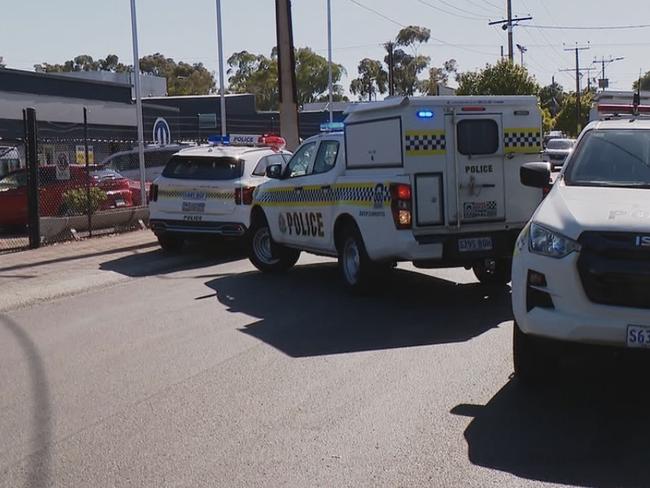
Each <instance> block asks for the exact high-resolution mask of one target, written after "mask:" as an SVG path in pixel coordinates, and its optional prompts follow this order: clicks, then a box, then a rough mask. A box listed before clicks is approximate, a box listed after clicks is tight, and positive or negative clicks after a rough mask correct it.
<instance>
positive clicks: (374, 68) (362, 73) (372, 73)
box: [350, 58, 388, 101]
mask: <svg viewBox="0 0 650 488" xmlns="http://www.w3.org/2000/svg"><path fill="white" fill-rule="evenodd" d="M358 71H359V78H356V79H354V80H352V82H351V83H350V91H351V92H352V93H353V94H354V95H359V100H362V99H365V98H366V97H367V98H368V101H372V97H373V95H374V97H375V99H376V98H377V93H381V94H384V93H386V90H387V84H388V73H386V70H384V68H383V66H382V65H381V61H377V60H376V59H369V58H364V59H362V60H361V62H360V63H359V67H358Z"/></svg>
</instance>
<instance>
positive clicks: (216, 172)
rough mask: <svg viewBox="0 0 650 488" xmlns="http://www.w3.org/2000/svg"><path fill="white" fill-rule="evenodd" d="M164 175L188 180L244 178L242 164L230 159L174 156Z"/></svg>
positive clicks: (237, 160) (239, 161)
mask: <svg viewBox="0 0 650 488" xmlns="http://www.w3.org/2000/svg"><path fill="white" fill-rule="evenodd" d="M162 175H163V176H164V177H165V178H179V179H186V180H235V179H237V178H240V177H241V176H242V162H241V160H239V159H236V158H228V157H219V158H213V157H205V156H204V157H200V156H174V157H172V158H171V159H170V160H169V162H168V163H167V166H165V169H164V170H163V172H162Z"/></svg>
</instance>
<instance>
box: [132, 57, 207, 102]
mask: <svg viewBox="0 0 650 488" xmlns="http://www.w3.org/2000/svg"><path fill="white" fill-rule="evenodd" d="M140 71H141V72H142V73H146V74H151V75H155V76H162V77H164V78H166V79H167V93H168V94H169V95H171V96H173V95H208V94H210V93H214V89H215V81H214V75H213V74H212V73H211V72H210V71H208V69H207V68H206V67H205V66H203V63H194V64H188V63H184V62H183V61H180V62H179V63H176V61H174V60H173V59H172V58H166V57H165V56H163V55H162V54H160V53H155V54H149V55H147V56H145V57H143V58H142V59H140Z"/></svg>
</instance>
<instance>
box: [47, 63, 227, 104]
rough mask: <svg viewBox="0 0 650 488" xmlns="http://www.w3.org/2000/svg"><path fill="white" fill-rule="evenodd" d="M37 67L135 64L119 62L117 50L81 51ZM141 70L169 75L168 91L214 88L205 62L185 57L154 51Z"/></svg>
mask: <svg viewBox="0 0 650 488" xmlns="http://www.w3.org/2000/svg"><path fill="white" fill-rule="evenodd" d="M34 70H35V71H39V72H45V73H63V72H79V71H110V72H113V73H125V72H130V71H133V67H132V66H128V65H125V64H122V63H120V60H119V58H118V57H117V55H115V54H109V55H108V56H106V58H104V59H97V60H95V59H93V58H92V56H89V55H88V54H81V55H79V56H77V57H75V58H73V59H70V60H68V61H65V62H64V63H63V64H49V63H41V64H36V65H34ZM140 71H141V72H142V73H146V74H151V75H156V76H162V77H164V78H166V79H167V93H168V94H169V95H207V94H209V93H212V92H214V88H215V82H214V76H213V75H212V73H211V72H210V71H208V70H207V69H206V67H205V66H203V63H194V64H188V63H184V62H182V61H180V62H178V63H177V62H176V61H174V60H173V59H172V58H166V57H165V56H163V55H162V54H160V53H155V54H150V55H148V56H145V57H143V58H142V59H140Z"/></svg>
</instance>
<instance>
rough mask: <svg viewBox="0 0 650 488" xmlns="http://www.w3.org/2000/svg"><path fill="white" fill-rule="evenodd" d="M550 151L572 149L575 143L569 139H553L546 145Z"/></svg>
mask: <svg viewBox="0 0 650 488" xmlns="http://www.w3.org/2000/svg"><path fill="white" fill-rule="evenodd" d="M546 147H547V148H549V149H571V148H572V147H573V141H571V140H568V139H551V140H550V141H548V144H547V145H546Z"/></svg>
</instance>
